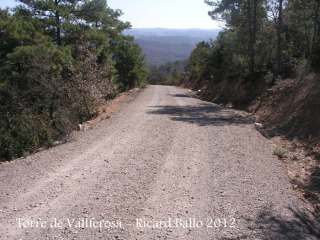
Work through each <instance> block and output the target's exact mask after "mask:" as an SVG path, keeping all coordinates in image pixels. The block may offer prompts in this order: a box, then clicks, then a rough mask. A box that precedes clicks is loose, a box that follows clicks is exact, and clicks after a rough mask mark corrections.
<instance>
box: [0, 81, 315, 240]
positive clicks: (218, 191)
mask: <svg viewBox="0 0 320 240" xmlns="http://www.w3.org/2000/svg"><path fill="white" fill-rule="evenodd" d="M272 152H273V148H272V146H271V144H270V143H269V141H268V140H267V139H265V138H264V137H263V136H261V134H260V133H259V132H258V131H256V129H255V128H254V125H253V123H251V122H248V121H247V120H245V119H243V118H242V117H241V116H240V115H239V114H238V113H237V112H235V111H233V110H230V109H224V108H221V107H219V106H217V105H214V104H211V103H207V102H203V101H200V100H198V99H195V98H192V97H190V96H188V90H185V89H180V88H175V87H168V86H149V87H148V88H147V89H145V90H144V91H143V92H142V93H141V94H140V95H139V96H137V98H136V99H135V100H134V101H133V102H131V103H129V104H126V105H125V106H123V107H122V108H121V110H119V111H118V112H117V113H115V114H113V115H112V116H111V118H110V119H107V120H104V121H102V122H101V123H100V124H98V125H97V126H95V127H94V128H93V129H91V130H88V131H86V132H78V133H77V134H76V135H75V137H74V139H73V140H72V141H70V142H68V143H66V144H64V145H60V146H57V147H54V148H51V149H49V150H45V151H42V152H39V153H37V154H34V155H32V156H29V157H27V158H25V159H17V160H15V161H12V162H10V163H4V164H1V165H0V239H143V240H150V239H190V240H191V239H193V240H207V239H208V240H209V239H210V240H213V239H290V240H292V239H319V236H320V235H319V229H320V228H319V225H318V224H317V223H316V221H315V219H314V217H313V215H312V214H311V213H309V211H308V210H307V205H306V204H305V203H304V202H303V201H302V200H300V199H299V198H298V197H297V196H296V194H295V193H294V191H293V190H292V187H291V185H290V183H289V181H288V178H287V176H286V172H285V170H284V169H283V168H282V166H281V163H280V161H279V160H278V159H277V157H275V156H273V155H272Z"/></svg>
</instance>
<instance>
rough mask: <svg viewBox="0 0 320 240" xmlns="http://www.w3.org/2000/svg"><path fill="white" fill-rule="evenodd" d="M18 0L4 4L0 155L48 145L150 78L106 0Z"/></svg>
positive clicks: (0, 24)
mask: <svg viewBox="0 0 320 240" xmlns="http://www.w3.org/2000/svg"><path fill="white" fill-rule="evenodd" d="M20 2H21V5H20V6H18V7H16V8H15V9H13V10H9V9H0V17H1V21H0V29H1V31H0V160H6V159H12V158H15V157H19V156H22V155H26V154H29V153H31V152H33V151H34V150H35V149H36V148H38V147H40V146H43V145H47V146H50V145H51V144H52V142H53V141H54V140H56V139H58V138H61V137H63V136H65V135H67V134H68V133H69V132H70V131H72V130H73V129H74V128H75V126H76V125H77V124H78V123H81V122H83V121H85V120H87V119H89V118H91V117H92V116H93V115H94V113H95V110H96V106H97V105H99V104H101V103H103V102H104V101H105V100H107V99H108V98H110V97H113V96H115V95H116V94H117V93H118V92H121V91H124V90H127V89H130V88H133V87H135V86H139V85H143V84H145V81H146V69H145V68H144V62H145V58H144V55H143V54H142V52H141V48H140V47H139V46H138V45H137V44H136V43H135V42H134V40H133V38H132V37H128V36H125V35H124V34H123V33H122V32H123V31H124V30H125V29H128V28H129V27H130V23H128V22H122V21H120V20H119V17H120V16H121V14H122V12H121V11H120V10H113V9H111V8H109V7H108V5H107V2H106V1H105V0H92V1H85V0H80V1H74V0H60V1H57V0H48V1H36V0H20ZM22 3H23V4H22Z"/></svg>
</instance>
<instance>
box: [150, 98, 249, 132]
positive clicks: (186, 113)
mask: <svg viewBox="0 0 320 240" xmlns="http://www.w3.org/2000/svg"><path fill="white" fill-rule="evenodd" d="M182 95H183V94H182ZM180 97H182V96H180ZM184 97H188V96H187V95H186V96H184ZM149 108H151V109H152V110H149V111H148V112H147V113H148V114H157V115H168V116H170V118H171V120H173V121H180V122H187V123H192V124H197V125H199V126H209V125H215V126H222V125H233V124H250V123H251V122H250V121H249V120H247V119H245V118H243V117H242V116H240V115H239V114H237V113H236V112H235V111H232V110H228V109H225V108H222V107H220V106H218V105H213V104H205V103H202V104H198V105H186V106H179V105H164V106H149Z"/></svg>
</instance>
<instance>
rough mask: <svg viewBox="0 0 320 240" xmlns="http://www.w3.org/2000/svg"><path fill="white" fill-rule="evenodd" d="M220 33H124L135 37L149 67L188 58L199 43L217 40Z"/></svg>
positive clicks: (152, 30) (149, 30) (150, 30)
mask: <svg viewBox="0 0 320 240" xmlns="http://www.w3.org/2000/svg"><path fill="white" fill-rule="evenodd" d="M219 31H220V30H219V29H210V30H208V29H164V28H134V29H130V30H126V31H125V32H124V33H125V34H127V35H131V36H134V38H135V41H136V42H137V43H138V44H139V45H140V46H141V48H142V50H143V52H144V54H146V56H147V65H155V64H164V63H166V62H173V61H176V60H182V59H186V58H188V57H189V55H190V53H191V51H192V50H193V49H194V48H195V47H196V44H197V43H198V42H201V41H208V40H210V39H213V40H214V39H216V37H217V35H218V33H219Z"/></svg>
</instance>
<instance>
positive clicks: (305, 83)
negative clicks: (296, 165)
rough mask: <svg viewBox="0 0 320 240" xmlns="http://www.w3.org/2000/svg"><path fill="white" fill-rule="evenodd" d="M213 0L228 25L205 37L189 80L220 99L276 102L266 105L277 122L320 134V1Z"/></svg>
mask: <svg viewBox="0 0 320 240" xmlns="http://www.w3.org/2000/svg"><path fill="white" fill-rule="evenodd" d="M205 2H206V3H207V4H208V5H209V6H212V11H211V12H209V15H210V16H211V17H212V18H213V19H214V20H223V21H225V22H226V29H224V31H222V32H220V34H219V36H218V38H217V40H216V41H214V42H213V41H211V42H200V43H198V45H197V47H196V49H194V50H193V52H192V53H191V56H190V58H189V59H188V64H187V66H188V67H187V70H188V72H187V73H188V74H187V76H186V77H184V78H183V79H181V82H182V84H183V85H184V86H190V87H194V88H196V89H201V90H202V92H201V94H200V95H201V96H202V97H203V98H205V99H208V100H210V101H215V102H217V103H224V104H227V103H228V104H231V105H234V106H237V107H241V108H244V109H248V108H247V107H248V106H251V107H250V108H249V111H254V112H257V111H258V109H257V108H261V107H267V106H268V110H267V109H264V110H263V109H261V111H259V112H264V114H263V115H264V117H265V118H264V121H265V122H266V123H268V122H270V124H271V122H272V124H273V125H274V126H273V129H277V130H280V131H281V132H282V133H285V134H289V135H291V136H293V135H295V136H297V137H303V138H306V137H307V138H309V136H310V138H318V137H320V133H319V131H316V129H315V126H316V124H317V123H319V121H320V117H319V116H320V114H319V108H317V107H315V106H318V105H319V99H320V98H319V97H320V96H319V93H318V92H316V91H315V89H318V86H319V84H320V83H319V81H318V79H319V70H320V29H319V26H320V20H319V12H320V11H319V10H320V1H318V0H312V1H301V0H292V1H286V0H277V1H263V0H246V1H232V2H230V1H225V0H221V1H205ZM311 73H312V74H311ZM309 74H311V75H309ZM301 96H302V97H301ZM253 101H255V102H254V103H253ZM271 103H272V104H271ZM252 104H253V105H252ZM284 106H287V107H284ZM289 109H290V110H291V112H290V110H289ZM273 114H274V117H272V115H273ZM267 115H268V116H267ZM286 118H287V119H286ZM268 120H270V121H268ZM271 120H272V121H271ZM270 129H271V127H270Z"/></svg>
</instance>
